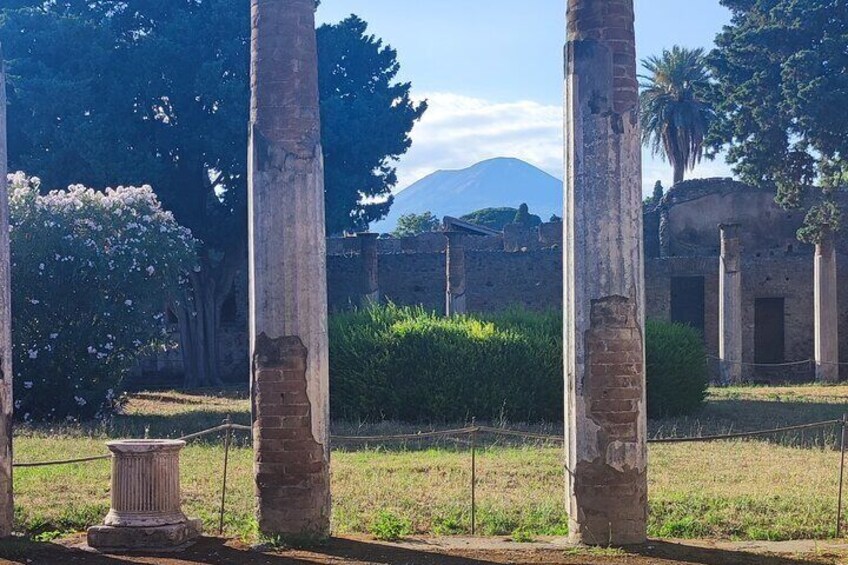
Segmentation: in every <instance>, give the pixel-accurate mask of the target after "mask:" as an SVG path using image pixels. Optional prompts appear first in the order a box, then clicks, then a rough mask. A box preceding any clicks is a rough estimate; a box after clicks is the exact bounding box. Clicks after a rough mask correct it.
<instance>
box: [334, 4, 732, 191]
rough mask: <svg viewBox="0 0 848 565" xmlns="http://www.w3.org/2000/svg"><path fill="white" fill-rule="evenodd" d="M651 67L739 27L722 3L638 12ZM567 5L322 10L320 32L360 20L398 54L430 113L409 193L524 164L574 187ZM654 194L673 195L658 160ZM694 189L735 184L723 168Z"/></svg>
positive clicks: (650, 176)
mask: <svg viewBox="0 0 848 565" xmlns="http://www.w3.org/2000/svg"><path fill="white" fill-rule="evenodd" d="M635 3H636V42H637V52H638V57H639V59H642V58H645V57H648V56H650V55H654V54H659V53H661V52H662V50H663V49H664V48H669V47H671V46H672V45H675V44H677V45H682V46H685V47H691V48H694V47H705V48H710V47H712V45H713V39H714V37H715V35H716V33H718V32H719V31H720V30H721V28H722V26H723V25H725V24H727V23H728V22H729V20H730V13H729V11H728V10H727V9H726V8H724V7H722V6H720V5H719V2H718V0H635ZM565 4H566V0H521V1H518V2H516V1H515V0H425V1H416V2H412V1H411V0H400V1H398V0H322V2H321V6H320V7H319V9H318V20H319V23H336V22H338V21H340V20H341V19H343V18H345V17H347V16H348V15H350V14H356V15H358V16H359V17H361V18H362V19H364V20H365V21H366V22H368V24H369V32H370V33H373V34H375V35H376V36H377V37H380V38H382V39H383V40H384V41H385V42H386V43H388V44H390V45H391V46H392V47H394V48H395V49H397V51H398V59H399V61H400V64H401V74H400V77H399V78H400V80H403V81H410V82H411V83H412V85H413V96H414V97H415V98H416V99H426V100H428V102H429V104H430V108H429V110H428V111H427V112H426V114H425V116H424V118H423V119H422V121H421V122H420V123H419V124H418V125H417V126H416V127H415V129H414V130H413V132H412V140H413V145H412V149H410V151H409V153H407V154H406V155H405V156H404V157H402V159H401V161H400V162H399V163H398V177H399V182H398V187H397V188H398V189H403V188H406V187H407V186H408V185H410V184H411V183H413V182H415V181H416V180H419V179H421V178H423V177H424V176H426V175H428V174H430V173H432V172H434V171H437V170H440V169H461V168H465V167H468V166H470V165H473V164H474V163H476V162H478V161H481V160H484V159H488V158H493V157H517V158H520V159H524V160H525V161H528V162H530V163H532V164H534V165H536V166H537V167H540V168H541V169H543V170H545V171H547V172H549V173H551V174H553V175H554V176H556V177H558V178H562V170H563V149H562V136H563V119H562V99H563V44H564V42H565ZM643 161H644V165H643V181H644V183H643V184H644V190H645V192H646V193H650V191H651V190H652V189H653V185H654V182H656V181H657V180H662V181H663V184H664V185H665V186H666V187H668V186H671V177H672V171H671V167H670V166H669V165H668V164H667V163H665V162H664V161H662V159H660V158H653V157H651V155H650V152H649V151H645V152H644V157H643ZM689 175H690V176H692V177H712V176H730V169H729V167H728V166H727V165H726V164H725V163H724V162H723V160H720V159H719V160H716V161H714V162H705V163H703V164H702V165H701V166H700V167H698V168H697V169H696V170H695V171H694V172H692V173H689Z"/></svg>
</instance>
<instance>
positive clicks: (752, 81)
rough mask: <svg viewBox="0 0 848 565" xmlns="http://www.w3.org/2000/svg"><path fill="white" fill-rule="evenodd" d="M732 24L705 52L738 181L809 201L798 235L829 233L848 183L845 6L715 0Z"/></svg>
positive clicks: (809, 0)
mask: <svg viewBox="0 0 848 565" xmlns="http://www.w3.org/2000/svg"><path fill="white" fill-rule="evenodd" d="M721 3H722V4H723V5H724V6H726V7H727V8H729V9H730V10H731V12H732V16H733V19H732V22H731V25H729V26H727V27H725V28H724V31H723V32H722V33H720V34H719V35H718V37H717V38H716V46H717V47H716V49H715V50H714V51H713V52H712V53H711V54H710V61H709V62H710V66H711V68H712V75H713V77H714V78H715V80H716V81H717V88H716V89H715V96H714V98H715V101H716V109H717V111H718V115H719V120H718V122H717V123H716V125H715V126H714V127H713V130H712V135H711V143H712V144H713V145H714V146H715V147H716V148H720V147H727V148H728V162H729V163H731V164H732V165H733V167H734V171H735V173H736V174H737V175H739V177H740V178H741V180H743V181H745V182H747V183H750V184H753V185H757V186H768V187H775V188H776V191H777V200H778V202H780V203H781V204H782V205H784V206H786V207H798V206H801V205H802V204H805V198H804V197H805V195H806V194H807V193H810V194H811V195H814V196H813V197H812V198H811V199H810V201H808V202H807V203H806V204H807V205H809V206H810V209H809V213H808V216H807V222H806V226H805V228H804V229H802V231H801V232H800V233H799V236H800V237H801V239H803V240H805V241H815V240H816V239H817V237H818V235H819V228H820V226H821V225H822V224H825V223H827V224H830V225H831V226H833V227H835V228H838V226H839V221H840V216H841V214H840V211H839V209H838V207H837V205H836V200H835V196H836V193H837V191H838V190H839V189H842V188H843V187H845V186H846V184H848V157H846V156H848V113H846V112H845V108H846V107H847V106H848V53H846V50H845V46H846V45H848V1H846V0H721Z"/></svg>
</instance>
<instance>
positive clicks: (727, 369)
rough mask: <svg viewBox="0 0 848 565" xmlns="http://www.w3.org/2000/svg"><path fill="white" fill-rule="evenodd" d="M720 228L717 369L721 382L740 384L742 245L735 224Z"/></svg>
mask: <svg viewBox="0 0 848 565" xmlns="http://www.w3.org/2000/svg"><path fill="white" fill-rule="evenodd" d="M719 229H720V230H721V258H720V261H719V269H720V272H719V304H718V318H719V320H718V327H719V336H718V357H719V370H720V371H721V382H722V384H739V383H741V382H742V265H741V264H742V246H741V245H740V243H739V226H738V225H737V224H726V225H724V224H723V225H721V226H719Z"/></svg>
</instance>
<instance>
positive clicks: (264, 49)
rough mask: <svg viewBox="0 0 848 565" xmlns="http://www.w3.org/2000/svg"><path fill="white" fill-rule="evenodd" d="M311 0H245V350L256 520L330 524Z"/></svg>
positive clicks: (307, 531)
mask: <svg viewBox="0 0 848 565" xmlns="http://www.w3.org/2000/svg"><path fill="white" fill-rule="evenodd" d="M314 11H315V0H251V12H252V24H251V25H252V38H251V69H250V75H251V106H250V149H249V155H248V158H249V165H248V175H249V178H248V182H249V198H250V202H249V244H250V330H251V331H250V351H251V359H252V364H251V399H252V412H253V446H254V476H255V494H256V505H257V520H258V524H259V530H260V532H261V533H262V534H265V535H276V536H281V537H283V538H286V537H290V538H301V539H302V538H304V537H309V538H312V537H316V538H320V537H324V536H327V535H328V534H329V529H330V481H329V464H330V445H329V435H328V423H329V395H328V390H329V378H328V371H327V362H328V359H327V265H326V240H325V233H324V165H323V158H322V152H321V128H320V119H319V107H318V64H317V48H316V38H315V19H314V18H315V13H314Z"/></svg>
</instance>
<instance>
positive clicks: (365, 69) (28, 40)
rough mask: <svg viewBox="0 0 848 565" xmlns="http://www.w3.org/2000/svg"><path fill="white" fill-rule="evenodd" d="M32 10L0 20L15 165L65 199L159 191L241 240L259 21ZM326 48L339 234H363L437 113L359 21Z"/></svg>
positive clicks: (189, 222)
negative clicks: (130, 187)
mask: <svg viewBox="0 0 848 565" xmlns="http://www.w3.org/2000/svg"><path fill="white" fill-rule="evenodd" d="M21 3H22V4H30V5H31V6H35V7H25V8H22V9H18V10H11V9H7V10H5V11H4V12H3V16H2V20H0V22H2V26H0V41H2V43H3V46H4V50H5V52H6V57H7V59H8V60H9V73H10V80H9V84H10V93H9V99H10V103H9V130H10V131H9V159H10V164H11V166H12V167H13V168H19V169H27V170H29V171H32V172H34V173H37V174H39V175H40V176H41V178H42V179H43V182H44V186H45V187H51V188H54V187H62V186H67V185H69V184H72V183H75V182H82V183H85V184H86V185H89V186H94V187H105V186H107V185H109V184H140V183H149V184H152V185H153V186H154V188H155V190H156V191H157V194H158V195H159V196H160V198H162V200H163V203H164V204H165V206H166V207H168V208H169V209H171V210H173V211H174V212H175V214H176V215H177V219H178V220H179V221H180V222H181V223H183V224H184V225H186V226H188V227H190V228H191V229H192V230H193V231H195V233H196V234H197V235H198V236H199V237H200V238H201V239H203V241H204V242H207V243H209V244H212V245H215V246H216V247H220V246H221V245H223V244H224V243H225V242H224V241H220V240H227V239H230V238H232V237H233V235H234V234H233V230H235V231H239V232H240V231H242V229H243V224H244V221H245V217H246V216H245V194H246V166H247V165H246V155H247V134H246V131H247V128H246V124H247V119H248V99H249V85H248V78H249V77H248V74H249V51H248V45H249V40H250V28H249V15H250V14H249V12H250V11H249V10H248V9H247V8H246V7H245V6H243V5H241V4H239V3H237V2H232V1H229V0H200V1H195V0H191V1H188V0H144V1H140V0H136V1H135V2H132V1H131V2H124V1H117V0H116V1H102V2H93V3H92V2H79V1H72V0H66V1H65V2H59V3H54V4H44V3H42V2H34V1H31V2H21ZM318 42H319V67H320V77H319V78H320V91H321V110H322V122H323V123H322V134H323V144H324V154H325V165H326V193H327V198H326V204H327V205H326V209H327V229H328V231H329V232H330V233H337V232H341V231H344V230H345V229H350V230H355V229H363V228H364V227H365V226H366V225H367V222H369V221H371V220H374V219H378V218H380V217H382V216H384V215H385V213H386V212H387V211H388V208H389V206H390V204H391V198H390V197H389V196H390V191H391V189H392V188H393V187H394V185H395V184H396V182H397V177H396V175H395V167H394V162H395V161H396V160H397V158H399V157H400V156H401V155H403V154H404V153H405V152H406V151H407V150H408V149H409V147H410V144H411V140H410V137H409V133H410V131H411V130H412V127H413V125H414V123H415V122H416V121H417V120H418V119H420V117H421V116H422V115H423V113H424V111H425V110H426V103H419V104H416V103H414V102H413V101H412V100H411V99H410V88H411V85H410V84H409V83H398V82H396V81H395V78H396V76H397V73H398V70H399V68H400V65H399V63H398V60H397V52H396V51H395V50H393V49H391V48H390V47H387V46H385V45H383V43H382V41H381V40H379V39H377V38H375V37H374V36H373V35H368V34H367V24H366V23H365V22H364V21H363V20H361V19H359V18H357V17H356V16H351V17H350V18H348V19H346V20H344V21H343V22H340V23H339V24H337V25H325V26H322V27H321V28H320V29H319V30H318ZM222 222H223V225H222ZM229 223H234V224H235V225H234V226H233V227H232V229H225V228H226V227H227V225H228V224H229Z"/></svg>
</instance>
